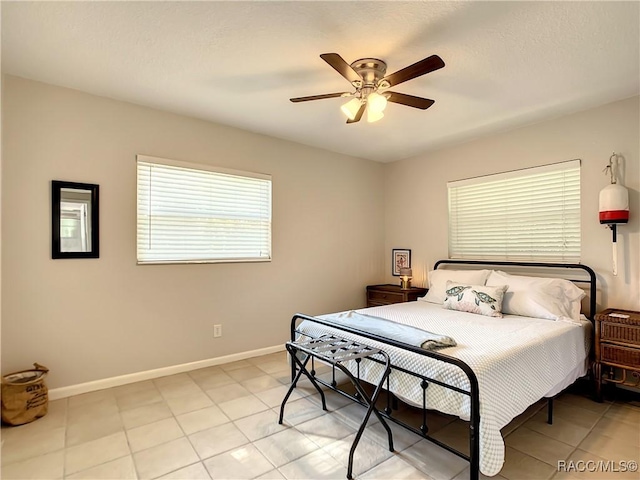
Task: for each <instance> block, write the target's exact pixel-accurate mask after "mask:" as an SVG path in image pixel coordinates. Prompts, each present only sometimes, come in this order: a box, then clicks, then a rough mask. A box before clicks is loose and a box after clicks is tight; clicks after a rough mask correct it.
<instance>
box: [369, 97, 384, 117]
mask: <svg viewBox="0 0 640 480" xmlns="http://www.w3.org/2000/svg"><path fill="white" fill-rule="evenodd" d="M385 108H387V97H385V96H384V95H380V94H379V93H376V92H372V93H370V94H369V96H368V97H367V109H368V110H369V111H370V112H379V113H382V112H383V111H384V109H385Z"/></svg>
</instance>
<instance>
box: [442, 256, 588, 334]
mask: <svg viewBox="0 0 640 480" xmlns="http://www.w3.org/2000/svg"><path fill="white" fill-rule="evenodd" d="M440 265H482V266H486V267H528V268H532V269H535V268H557V269H563V268H564V269H570V270H582V271H584V272H586V273H587V274H588V275H589V279H588V280H587V279H573V278H567V279H566V280H569V281H571V282H573V283H583V284H588V285H589V315H587V318H589V320H591V321H592V322H593V320H594V316H595V314H596V273H595V272H594V271H593V269H592V268H591V267H588V266H586V265H581V264H579V263H543V262H508V261H491V260H449V259H446V260H438V261H437V262H436V263H435V265H434V266H433V268H434V270H437V269H438V267H439V266H440Z"/></svg>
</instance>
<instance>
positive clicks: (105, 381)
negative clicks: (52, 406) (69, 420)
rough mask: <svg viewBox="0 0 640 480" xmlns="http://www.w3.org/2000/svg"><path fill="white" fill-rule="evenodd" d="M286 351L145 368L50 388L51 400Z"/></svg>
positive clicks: (278, 349)
mask: <svg viewBox="0 0 640 480" xmlns="http://www.w3.org/2000/svg"><path fill="white" fill-rule="evenodd" d="M281 351H282V352H284V351H285V350H284V345H276V346H273V347H265V348H259V349H257V350H250V351H248V352H241V353H234V354H232V355H225V356H223V357H215V358H208V359H206V360H198V361H197V362H190V363H182V364H180V365H171V366H170V367H162V368H156V369H154V370H145V371H144V372H136V373H129V374H127V375H120V376H118V377H109V378H102V379H100V380H94V381H92V382H86V383H79V384H77V385H69V386H68V387H60V388H52V389H50V390H49V400H58V399H59V398H66V397H70V396H72V395H80V394H82V393H89V392H94V391H96V390H103V389H105V388H111V387H119V386H120V385H126V384H128V383H135V382H141V381H143V380H150V379H153V378H158V377H165V376H167V375H175V374H176V373H183V372H189V371H191V370H197V369H198V368H206V367H212V366H214V365H222V364H224V363H230V362H236V361H238V360H245V359H247V358H253V357H259V356H261V355H268V354H270V353H276V352H281Z"/></svg>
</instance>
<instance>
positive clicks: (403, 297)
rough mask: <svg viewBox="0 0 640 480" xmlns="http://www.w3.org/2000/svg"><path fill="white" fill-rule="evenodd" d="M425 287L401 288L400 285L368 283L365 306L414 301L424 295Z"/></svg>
mask: <svg viewBox="0 0 640 480" xmlns="http://www.w3.org/2000/svg"><path fill="white" fill-rule="evenodd" d="M427 290H428V289H427V288H420V287H411V288H409V289H406V290H403V289H402V288H400V285H391V284H387V285H369V286H368V287H367V307H377V306H379V305H390V304H392V303H402V302H415V301H416V300H417V299H418V297H424V296H425V295H426V293H427Z"/></svg>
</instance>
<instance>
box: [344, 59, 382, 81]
mask: <svg viewBox="0 0 640 480" xmlns="http://www.w3.org/2000/svg"><path fill="white" fill-rule="evenodd" d="M351 68H353V69H354V70H355V72H356V73H357V74H358V75H360V76H361V77H362V80H363V82H364V83H363V85H362V86H363V87H375V86H377V84H378V82H379V81H380V80H382V79H383V78H384V76H385V74H386V72H387V64H386V63H384V62H383V61H382V60H380V59H378V58H361V59H359V60H356V61H355V62H353V63H352V64H351ZM354 83H356V82H354ZM354 86H355V87H356V88H358V86H357V85H354Z"/></svg>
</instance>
